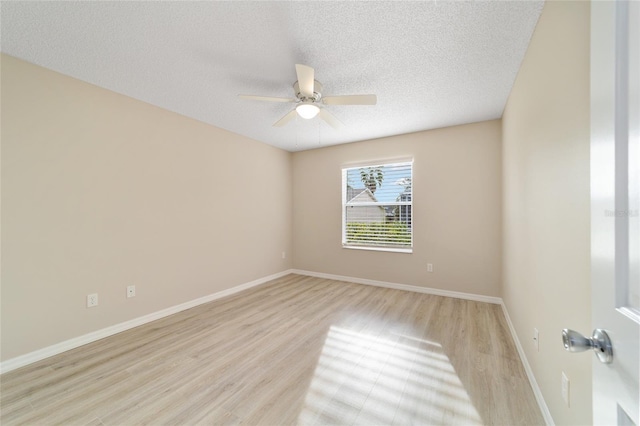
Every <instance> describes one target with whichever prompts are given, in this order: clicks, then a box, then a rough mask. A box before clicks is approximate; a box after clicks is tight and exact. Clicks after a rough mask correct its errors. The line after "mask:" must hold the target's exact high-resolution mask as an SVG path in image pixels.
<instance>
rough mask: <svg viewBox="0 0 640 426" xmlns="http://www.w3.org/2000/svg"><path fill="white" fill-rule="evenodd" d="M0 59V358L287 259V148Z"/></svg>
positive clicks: (262, 271)
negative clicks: (92, 297) (91, 299)
mask: <svg viewBox="0 0 640 426" xmlns="http://www.w3.org/2000/svg"><path fill="white" fill-rule="evenodd" d="M1 66H2V261H3V262H2V305H1V309H2V318H1V319H2V351H1V355H2V356H1V358H2V360H7V359H9V358H13V357H15V356H18V355H22V354H25V353H28V352H30V351H33V350H36V349H40V348H43V347H46V346H48V345H51V344H55V343H59V342H61V341H64V340H66V339H69V338H72V337H76V336H80V335H83V334H85V333H88V332H91V331H95V330H98V329H101V328H104V327H107V326H110V325H113V324H117V323H120V322H123V321H126V320H129V319H132V318H136V317H139V316H142V315H145V314H148V313H151V312H155V311H158V310H160V309H163V308H166V307H169V306H173V305H177V304H179V303H181V302H185V301H189V300H193V299H196V298H198V297H201V296H205V295H209V294H211V293H214V292H217V291H220V290H223V289H227V288H230V287H232V286H235V285H238V284H242V283H245V282H248V281H251V280H254V279H257V278H261V277H264V276H267V275H270V274H273V273H277V272H280V271H283V270H286V269H289V268H291V266H292V264H291V256H290V254H291V247H292V242H291V223H292V217H291V216H292V201H291V192H292V191H291V154H290V153H288V152H285V151H282V150H279V149H276V148H272V147H270V146H267V145H265V144H263V143H259V142H256V141H253V140H249V139H247V138H245V137H242V136H238V135H236V134H233V133H230V132H227V131H224V130H221V129H218V128H215V127H212V126H209V125H205V124H203V123H200V122H197V121H194V120H192V119H188V118H186V117H183V116H180V115H177V114H174V113H171V112H168V111H165V110H162V109H159V108H156V107H153V106H150V105H148V104H145V103H142V102H139V101H136V100H133V99H130V98H127V97H125V96H121V95H118V94H115V93H113V92H109V91H107V90H103V89H100V88H97V87H95V86H92V85H89V84H86V83H83V82H80V81H78V80H75V79H72V78H69V77H66V76H63V75H60V74H57V73H54V72H51V71H48V70H45V69H43V68H40V67H36V66H33V65H30V64H27V63H25V62H22V61H19V60H17V59H14V58H11V57H8V56H4V55H3V56H2V64H1ZM282 251H286V252H287V253H288V254H289V255H288V256H287V259H285V260H283V259H282V256H281V253H282ZM130 284H135V285H136V287H137V296H136V297H135V298H132V299H126V298H125V288H126V286H127V285H130ZM94 292H95V293H98V294H99V301H100V304H99V306H98V307H96V308H91V309H87V308H86V307H85V298H86V295H87V294H89V293H94Z"/></svg>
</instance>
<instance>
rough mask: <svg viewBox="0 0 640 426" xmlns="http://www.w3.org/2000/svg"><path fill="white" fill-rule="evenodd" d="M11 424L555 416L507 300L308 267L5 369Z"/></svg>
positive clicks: (5, 404)
mask: <svg viewBox="0 0 640 426" xmlns="http://www.w3.org/2000/svg"><path fill="white" fill-rule="evenodd" d="M0 380H1V388H0V389H1V400H0V407H1V409H2V412H1V418H0V420H1V422H2V424H3V425H11V424H81V425H82V424H89V425H128V424H195V423H200V424H221V425H222V424H264V425H280V424H365V425H392V424H398V425H409V424H413V425H415V424H460V425H469V424H499V425H516V424H544V421H543V418H542V416H541V414H540V411H539V409H538V407H537V405H536V402H535V398H534V395H533V392H532V390H531V387H530V385H529V383H528V381H527V378H526V376H525V373H524V370H523V367H522V365H521V363H520V361H519V358H518V355H517V352H516V349H515V346H514V343H513V341H512V340H511V336H510V334H509V331H508V328H507V325H506V322H505V320H504V317H503V315H502V312H501V310H500V308H499V306H497V305H491V304H485V303H479V302H471V301H464V300H458V299H451V298H446V297H439V296H431V295H425V294H417V293H411V292H403V291H399V290H392V289H385V288H377V287H369V286H364V285H359V284H351V283H345V282H338V281H331V280H324V279H318V278H311V277H303V276H298V275H289V276H287V277H284V278H281V279H278V280H275V281H272V282H270V283H268V284H265V285H262V286H260V287H258V288H255V289H251V290H247V291H245V292H242V293H238V294H236V295H233V296H230V297H228V298H225V299H221V300H218V301H215V302H211V303H208V304H206V305H201V306H199V307H196V308H193V309H190V310H187V311H184V312H181V313H179V314H176V315H173V316H171V317H167V318H164V319H161V320H158V321H155V322H153V323H150V324H147V325H144V326H141V327H138V328H135V329H132V330H129V331H126V332H123V333H120V334H118V335H116V336H112V337H109V338H107V339H103V340H100V341H98V342H94V343H92V344H89V345H86V346H83V347H81V348H78V349H75V350H72V351H69V352H66V353H63V354H60V355H58V356H55V357H52V358H49V359H46V360H44V361H41V362H38V363H36V364H32V365H30V366H27V367H24V368H22V369H19V370H15V371H12V372H9V373H6V374H4V375H2V377H1V378H0Z"/></svg>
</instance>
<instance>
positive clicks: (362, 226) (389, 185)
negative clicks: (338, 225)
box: [342, 162, 413, 253]
mask: <svg viewBox="0 0 640 426" xmlns="http://www.w3.org/2000/svg"><path fill="white" fill-rule="evenodd" d="M412 178H413V163H412V162H403V163H391V164H377V165H367V166H363V167H352V168H344V169H342V246H343V247H345V248H361V249H369V250H383V251H400V252H409V253H410V252H411V251H412V247H413V226H412V225H413V220H412V211H411V210H412V203H413V200H412V198H413V197H412Z"/></svg>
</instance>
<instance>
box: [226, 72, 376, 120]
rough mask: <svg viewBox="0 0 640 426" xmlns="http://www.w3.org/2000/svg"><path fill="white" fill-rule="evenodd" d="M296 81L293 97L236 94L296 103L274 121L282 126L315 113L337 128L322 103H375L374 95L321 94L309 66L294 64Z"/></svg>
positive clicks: (270, 100)
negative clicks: (298, 117) (296, 118)
mask: <svg viewBox="0 0 640 426" xmlns="http://www.w3.org/2000/svg"><path fill="white" fill-rule="evenodd" d="M296 74H297V76H298V81H296V82H295V83H293V92H294V94H295V98H276V97H271V96H254V95H238V96H239V97H241V98H242V99H252V100H256V101H267V102H290V103H295V104H297V105H296V107H295V108H294V109H293V110H291V111H289V112H288V113H287V115H285V116H284V117H282V118H281V119H280V120H278V121H276V122H275V123H274V124H273V125H274V126H275V127H282V126H284V125H285V124H287V123H288V122H290V121H291V120H293V119H294V118H295V116H296V115H299V116H300V117H302V118H305V119H307V120H308V119H311V118H313V117H315V116H316V115H317V116H318V117H320V118H321V119H322V120H324V121H325V122H326V123H327V124H329V125H330V126H331V127H333V128H336V129H339V128H340V127H342V126H343V124H342V122H340V120H338V119H337V118H336V117H335V116H334V115H333V114H331V113H330V112H329V111H327V110H326V109H325V108H324V106H323V105H375V104H376V102H377V98H376V95H340V96H322V84H320V83H319V82H318V81H316V80H315V77H314V74H315V72H314V70H313V68H311V67H310V66H307V65H301V64H296Z"/></svg>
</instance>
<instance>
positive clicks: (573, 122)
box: [502, 1, 593, 424]
mask: <svg viewBox="0 0 640 426" xmlns="http://www.w3.org/2000/svg"><path fill="white" fill-rule="evenodd" d="M502 123H503V146H504V151H503V164H504V173H503V180H504V198H503V205H504V246H503V251H504V260H503V263H504V273H503V277H504V284H503V285H504V287H503V298H504V301H505V304H506V306H507V309H508V311H509V314H510V317H511V319H512V321H513V323H514V325H515V328H516V330H517V333H518V336H519V339H520V341H521V342H522V343H523V346H524V349H525V352H526V355H527V358H528V360H529V363H530V364H531V367H532V369H533V372H534V374H535V376H536V380H537V382H538V384H539V385H540V388H541V389H542V393H543V395H544V398H545V400H546V402H547V405H548V406H549V409H550V411H551V414H552V416H553V418H554V420H555V422H556V423H557V424H590V423H591V362H592V358H593V356H590V355H589V354H569V353H568V352H565V351H564V349H563V347H562V343H561V330H562V329H563V328H574V329H576V330H579V331H581V332H583V333H590V330H591V313H590V311H591V309H590V295H591V293H590V269H589V268H590V266H589V264H590V259H589V256H590V254H589V244H590V243H589V232H590V228H589V227H590V216H589V209H590V201H589V3H588V2H556V1H547V3H546V5H545V7H544V10H543V12H542V16H541V18H540V21H539V22H538V26H537V28H536V31H535V33H534V36H533V39H532V40H531V44H530V46H529V49H528V51H527V54H526V56H525V59H524V62H523V64H522V68H521V69H520V73H519V75H518V78H517V80H516V83H515V86H514V88H513V90H512V92H511V96H510V98H509V101H508V103H507V107H506V109H505V112H504V116H503V121H502ZM534 327H536V328H538V330H539V331H540V351H539V352H536V351H535V349H534V345H533V343H532V335H533V329H534ZM562 371H564V372H566V373H567V375H568V376H569V379H570V381H571V408H567V407H566V404H565V403H564V401H563V399H562V396H561V387H560V383H561V372H562Z"/></svg>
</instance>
